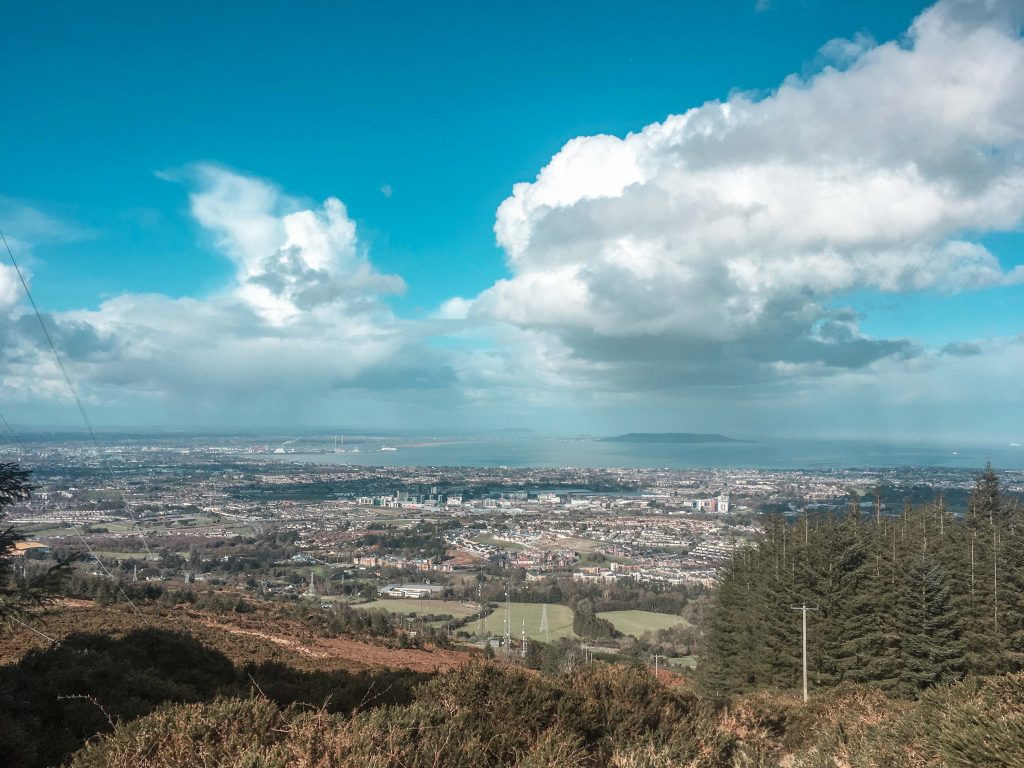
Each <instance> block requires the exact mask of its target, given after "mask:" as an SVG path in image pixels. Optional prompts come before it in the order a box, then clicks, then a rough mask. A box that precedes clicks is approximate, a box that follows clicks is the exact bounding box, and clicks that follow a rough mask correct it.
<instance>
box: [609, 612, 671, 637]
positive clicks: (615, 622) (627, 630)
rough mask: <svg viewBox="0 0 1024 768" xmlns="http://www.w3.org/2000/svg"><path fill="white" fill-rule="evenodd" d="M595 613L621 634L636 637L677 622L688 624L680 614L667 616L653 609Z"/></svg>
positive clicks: (666, 627)
mask: <svg viewBox="0 0 1024 768" xmlns="http://www.w3.org/2000/svg"><path fill="white" fill-rule="evenodd" d="M597 615H598V617H600V618H602V619H607V620H608V621H610V622H611V623H612V626H614V627H615V628H616V629H617V630H619V632H621V633H622V634H624V635H632V636H633V637H636V638H639V637H640V636H641V635H643V633H644V632H657V631H658V630H659V629H668V628H669V627H674V626H676V625H677V624H689V622H688V621H687V620H686V619H684V618H683V617H681V616H669V615H668V614H667V613H654V612H653V611H603V612H602V613H599V614H597Z"/></svg>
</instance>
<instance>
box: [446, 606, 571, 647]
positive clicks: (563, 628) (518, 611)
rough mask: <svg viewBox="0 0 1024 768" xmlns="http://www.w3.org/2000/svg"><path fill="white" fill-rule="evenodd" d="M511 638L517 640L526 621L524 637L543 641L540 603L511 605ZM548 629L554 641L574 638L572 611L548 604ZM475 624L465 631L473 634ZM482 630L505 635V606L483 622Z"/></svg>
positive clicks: (542, 607) (541, 607)
mask: <svg viewBox="0 0 1024 768" xmlns="http://www.w3.org/2000/svg"><path fill="white" fill-rule="evenodd" d="M511 608H512V637H513V638H518V637H520V636H521V635H522V632H523V620H524V619H525V620H526V636H527V637H529V638H531V639H533V640H544V633H543V632H541V631H540V616H541V612H542V611H543V609H544V605H543V604H542V603H512V604H511ZM548 627H549V630H550V633H549V634H550V637H551V639H552V640H555V639H557V638H559V637H575V635H574V634H573V631H572V611H571V610H570V609H569V608H566V607H565V606H564V605H553V604H550V603H549V604H548ZM476 628H477V625H476V623H475V622H474V623H472V624H471V625H469V626H467V627H466V629H467V630H469V631H472V632H475V631H476ZM484 628H485V629H486V631H488V632H490V633H491V634H492V635H504V634H505V606H504V604H502V605H500V606H498V609H497V610H496V611H494V613H492V614H491V615H490V616H488V617H487V619H486V620H485V621H484Z"/></svg>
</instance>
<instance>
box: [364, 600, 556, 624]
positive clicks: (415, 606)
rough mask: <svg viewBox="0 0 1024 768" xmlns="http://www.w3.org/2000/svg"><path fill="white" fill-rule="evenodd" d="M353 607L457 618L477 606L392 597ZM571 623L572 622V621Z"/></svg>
mask: <svg viewBox="0 0 1024 768" xmlns="http://www.w3.org/2000/svg"><path fill="white" fill-rule="evenodd" d="M352 607H353V608H382V609H383V610H385V611H387V612H388V613H397V614H400V615H402V616H406V615H408V614H410V613H415V614H416V615H417V616H442V615H444V614H448V615H449V616H454V617H456V618H461V617H463V616H474V615H476V613H477V607H476V605H475V604H473V603H460V602H459V601H458V600H448V601H447V602H445V601H443V600H415V599H408V600H402V599H393V600H392V599H390V598H386V599H384V600H374V601H373V602H372V603H361V604H360V605H353V606H352ZM570 623H571V622H570Z"/></svg>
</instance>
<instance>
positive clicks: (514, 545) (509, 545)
mask: <svg viewBox="0 0 1024 768" xmlns="http://www.w3.org/2000/svg"><path fill="white" fill-rule="evenodd" d="M473 541H476V542H478V543H480V544H490V545H491V546H494V547H498V548H499V549H514V550H522V549H526V547H525V546H524V545H522V544H520V543H518V542H515V541H505V540H501V541H499V540H498V539H496V538H494V537H493V536H490V535H487V534H481V535H480V536H476V537H474V539H473Z"/></svg>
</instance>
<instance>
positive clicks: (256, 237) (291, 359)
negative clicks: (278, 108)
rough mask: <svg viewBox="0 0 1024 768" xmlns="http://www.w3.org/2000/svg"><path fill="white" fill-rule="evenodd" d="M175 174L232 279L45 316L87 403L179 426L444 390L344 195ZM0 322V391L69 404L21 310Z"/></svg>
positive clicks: (204, 172)
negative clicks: (196, 418) (153, 411)
mask: <svg viewBox="0 0 1024 768" xmlns="http://www.w3.org/2000/svg"><path fill="white" fill-rule="evenodd" d="M173 178H176V179H180V180H183V181H185V182H187V183H188V184H190V185H191V189H192V191H191V194H190V210H191V213H192V216H193V217H194V219H195V220H196V221H197V222H198V223H199V224H200V225H201V226H202V227H203V229H204V231H205V232H206V233H207V234H208V235H209V236H210V237H211V238H212V240H213V243H214V247H215V249H216V250H217V251H218V252H219V253H220V254H222V255H223V256H224V257H226V258H228V259H230V260H231V261H232V262H233V263H234V265H235V275H234V278H233V280H232V281H231V282H230V284H229V285H226V286H224V288H223V289H222V290H221V291H219V292H217V293H215V294H213V295H210V296H205V297H198V298H196V297H187V298H171V297H168V296H165V295H162V294H156V293H150V294H123V295H119V296H115V297H113V298H111V299H108V300H107V301H104V302H103V303H102V304H101V305H100V306H99V307H98V308H97V309H95V310H87V309H80V310H72V311H66V312H60V313H54V314H51V315H48V316H47V317H46V322H47V325H48V326H49V327H50V328H51V330H52V333H53V335H54V337H55V340H56V342H57V346H58V348H60V349H61V350H62V352H63V354H64V356H65V357H66V358H67V359H68V361H69V363H70V368H71V370H72V371H73V372H74V374H75V378H76V379H77V380H78V381H79V382H81V383H82V385H83V389H84V392H85V393H86V395H87V396H88V397H89V398H90V399H91V400H92V401H93V402H94V403H97V404H102V403H103V402H109V403H111V404H116V403H121V404H123V405H124V406H125V408H124V410H125V412H126V414H127V413H129V412H136V413H138V412H140V411H144V410H145V408H146V402H147V401H148V403H149V406H152V405H153V404H154V403H156V404H162V405H163V406H166V408H169V409H170V410H171V411H172V412H173V413H175V414H176V418H178V417H182V416H181V414H183V413H184V414H186V416H184V418H187V413H188V411H189V410H190V409H195V413H196V415H199V414H202V415H203V416H204V417H207V416H209V415H210V414H211V413H218V412H219V413H220V414H225V413H231V412H232V411H234V410H245V411H248V412H250V413H252V412H255V414H256V415H257V416H258V417H259V418H262V419H263V420H264V422H265V420H267V419H273V418H275V415H274V414H275V412H276V413H277V414H279V415H281V416H280V417H282V418H285V417H287V418H291V417H292V416H293V415H294V414H295V413H296V411H301V410H303V409H306V410H315V409H317V408H323V407H325V406H327V407H329V410H328V411H326V412H325V415H328V414H335V415H337V414H342V415H344V414H345V404H346V403H347V402H348V397H347V396H345V395H339V391H341V390H346V391H348V392H353V391H356V390H362V391H365V392H372V391H381V390H383V391H394V390H396V389H403V388H405V389H412V388H416V389H420V390H430V389H445V388H448V387H449V385H450V381H451V374H450V372H449V371H448V368H447V367H446V366H445V365H444V363H443V361H440V360H438V359H436V357H435V356H434V355H433V354H432V353H431V352H430V351H429V350H428V349H427V348H426V346H425V345H424V344H422V333H421V332H420V331H419V330H417V329H416V328H415V327H414V326H413V325H411V324H409V323H404V322H402V321H400V320H399V319H398V318H396V317H395V316H394V315H393V313H392V312H391V310H390V309H389V308H388V306H387V304H386V303H385V302H384V301H383V300H382V299H383V297H385V296H386V295H387V294H391V293H395V292H399V291H402V290H404V287H405V286H404V282H403V281H402V279H401V278H400V277H398V276H392V275H383V274H380V273H379V272H378V271H377V270H375V269H374V267H373V265H372V264H371V262H370V260H369V258H368V256H367V254H366V251H365V249H364V248H363V247H362V246H361V244H360V243H359V240H358V238H357V233H356V226H355V223H354V222H353V221H352V219H351V218H350V217H349V216H348V213H347V211H346V208H345V206H344V204H343V203H342V202H341V201H339V200H337V199H335V198H328V199H327V200H326V201H324V202H323V203H322V204H320V205H310V204H307V203H303V202H301V201H299V200H297V199H295V198H292V197H290V196H288V195H286V194H285V193H283V192H282V191H281V190H280V189H279V188H278V187H277V186H276V185H274V184H272V183H270V182H268V181H265V180H263V179H259V178H254V177H251V176H247V175H244V174H240V173H237V172H235V171H231V170H229V169H226V168H223V167H219V166H214V165H198V166H194V167H191V168H189V169H187V170H186V171H184V172H181V173H177V174H173ZM4 328H5V331H6V332H5V334H4V337H5V338H4V339H3V355H2V358H0V376H2V381H3V384H4V388H5V392H6V393H7V395H8V397H9V398H17V397H20V398H22V399H24V400H26V401H28V402H31V401H33V400H36V399H38V398H39V397H41V396H42V397H45V396H47V395H50V396H53V397H67V394H68V393H67V392H66V391H65V387H64V386H63V382H62V381H61V379H60V377H59V376H58V375H57V372H56V370H55V364H54V361H53V359H52V356H51V355H50V352H49V350H48V348H46V347H45V345H44V344H43V343H42V339H41V337H40V333H39V328H38V325H37V324H36V321H35V318H34V317H32V316H31V314H29V312H28V309H27V307H25V306H24V305H21V306H20V307H19V308H16V309H15V310H13V312H12V314H11V315H10V318H9V322H8V323H6V324H5V325H4ZM243 401H244V403H245V405H244V406H243V405H242V402H243ZM129 404H130V405H129ZM350 416H351V414H350ZM129 420H130V418H129Z"/></svg>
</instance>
